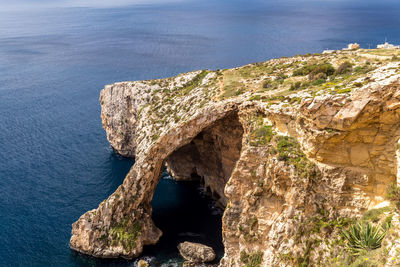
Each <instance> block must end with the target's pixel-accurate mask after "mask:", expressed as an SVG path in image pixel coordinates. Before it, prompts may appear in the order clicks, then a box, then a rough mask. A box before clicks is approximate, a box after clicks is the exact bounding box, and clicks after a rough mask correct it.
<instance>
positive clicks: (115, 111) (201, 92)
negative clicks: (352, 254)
mask: <svg viewBox="0 0 400 267" xmlns="http://www.w3.org/2000/svg"><path fill="white" fill-rule="evenodd" d="M373 56H374V50H368V51H365V50H361V51H357V52H353V51H350V52H340V53H337V54H332V55H306V56H296V57H293V58H283V59H276V60H271V61H268V62H265V63H256V64H250V65H246V66H244V67H241V68H235V69H230V70H223V71H220V70H218V71H208V70H206V71H196V72H191V73H186V74H182V75H178V76H176V77H173V78H167V79H162V80H151V81H138V82H123V83H116V84H113V85H108V86H106V87H105V88H104V90H103V91H102V92H101V96H100V102H101V107H102V113H101V116H102V121H103V127H104V128H105V130H106V133H107V138H108V140H109V141H110V144H111V145H112V146H113V148H114V149H115V150H116V151H117V152H118V153H120V154H121V155H124V156H135V159H136V161H135V164H134V166H133V167H132V169H131V170H130V172H129V173H128V175H127V176H126V178H125V180H124V182H123V184H122V185H121V186H120V187H119V188H118V189H117V190H116V191H115V192H114V193H113V194H112V195H111V196H110V197H109V198H108V199H107V200H105V201H103V202H102V203H101V204H100V205H99V207H98V208H97V209H95V210H91V211H88V212H87V213H85V214H84V215H82V216H81V217H80V218H79V220H78V221H77V222H75V223H74V224H73V227H72V237H71V241H70V246H71V248H73V249H74V250H77V251H80V252H82V253H86V254H90V255H93V256H96V257H124V258H134V257H137V256H138V255H140V253H141V252H142V249H143V246H144V245H150V244H154V243H156V242H157V241H158V239H159V238H160V236H161V234H162V233H161V231H160V230H159V229H158V228H157V226H156V225H154V223H153V221H152V219H151V212H152V210H151V204H150V203H151V199H152V197H153V193H154V190H155V188H156V186H157V183H158V181H159V179H160V173H161V171H162V168H163V167H164V166H165V165H166V166H167V167H168V169H169V170H170V172H171V173H173V174H174V176H175V177H176V179H202V180H203V181H204V183H205V187H206V188H207V189H208V190H209V192H210V193H211V194H212V195H213V196H214V197H215V198H216V199H217V200H218V203H219V204H220V205H221V206H222V207H225V212H224V216H223V229H222V231H223V240H224V246H225V255H224V258H223V259H222V260H221V263H220V265H221V266H242V265H246V264H248V266H293V265H294V264H313V265H323V264H331V265H333V264H336V261H337V259H338V258H340V257H345V256H346V255H343V250H344V247H343V246H344V245H343V244H342V243H343V242H339V241H340V240H341V238H340V231H341V228H345V227H346V226H347V225H348V223H349V221H350V220H351V219H350V218H353V217H355V216H361V215H362V214H363V213H364V212H365V211H366V210H368V209H372V208H374V207H375V206H376V205H381V206H382V205H383V206H384V205H387V203H386V202H385V199H384V198H385V191H386V188H387V187H388V186H389V185H390V184H393V183H396V182H397V176H398V167H397V166H398V164H399V162H398V160H397V156H396V153H397V154H398V151H397V142H398V141H399V138H400V123H399V121H400V74H399V73H400V64H399V62H398V60H397V57H392V56H386V57H385V56H383V58H382V56H380V58H379V59H374V58H373ZM371 57H372V59H371ZM396 151H397V152H396ZM384 215H388V216H389V215H390V216H391V218H393V225H396V223H397V224H398V219H397V221H396V218H398V214H397V213H396V211H395V209H394V208H391V209H389V208H388V209H387V210H385V213H384ZM395 235H396V234H395V233H391V232H390V233H388V234H387V241H386V242H385V243H384V244H383V246H384V247H385V248H387V250H388V251H389V252H390V253H389V254H387V255H391V256H392V258H394V260H393V259H391V258H390V257H389V256H387V255H386V256H387V259H386V260H385V262H386V264H387V265H388V266H391V265H394V264H396V263H395V260H396V257H400V255H398V254H400V253H398V250H397V248H398V247H399V244H398V243H399V242H398V241H396V240H397V239H396V236H395ZM396 242H397V243H396ZM396 244H397V245H396ZM250 264H253V265H250Z"/></svg>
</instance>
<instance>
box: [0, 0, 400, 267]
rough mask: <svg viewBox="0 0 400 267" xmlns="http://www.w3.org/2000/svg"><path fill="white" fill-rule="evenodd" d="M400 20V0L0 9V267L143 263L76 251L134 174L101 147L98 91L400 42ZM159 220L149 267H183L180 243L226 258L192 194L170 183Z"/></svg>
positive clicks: (22, 3) (90, 2)
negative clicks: (78, 240)
mask: <svg viewBox="0 0 400 267" xmlns="http://www.w3.org/2000/svg"><path fill="white" fill-rule="evenodd" d="M399 14H400V1H398V0H380V1H375V0H374V1H372V0H323V1H321V0H155V1H145V0H140V1H135V0H131V1H129V0H117V1H106V0H98V1H95V0H82V1H78V0H75V1H67V0H59V1H57V0H53V1H50V0H36V1H34V0H14V1H11V0H8V1H5V0H0V266H135V265H136V264H137V260H131V261H128V260H121V259H114V260H105V259H95V258H92V257H90V256H86V255H82V254H79V253H77V252H74V251H72V250H71V249H70V248H69V245H68V244H69V238H70V234H71V224H72V223H73V222H74V221H76V220H77V219H78V218H79V216H80V215H82V214H83V213H84V212H86V211H88V210H90V209H94V208H96V207H97V206H98V205H99V203H100V202H101V201H102V200H104V199H106V198H107V197H108V196H109V195H110V194H111V193H112V192H113V191H114V190H115V189H116V188H117V187H118V186H119V185H120V184H121V183H122V181H123V179H124V177H125V175H126V174H127V172H128V171H129V169H130V168H131V166H132V164H133V163H134V159H127V158H123V157H121V156H119V155H117V154H116V153H115V152H114V151H113V149H112V148H111V147H110V145H109V143H108V142H107V139H106V135H105V132H104V130H103V129H102V125H101V119H100V105H99V93H100V90H101V89H102V88H103V87H104V85H106V84H111V83H114V82H118V81H128V80H129V81H132V80H142V79H154V78H164V77H169V76H173V75H177V74H179V73H182V72H188V71H193V70H198V69H224V68H232V67H236V66H240V65H244V64H248V63H252V62H259V61H266V60H268V59H272V58H278V57H282V56H294V55H296V54H305V53H318V52H322V51H323V50H325V49H341V48H343V47H345V46H346V45H347V44H348V43H351V42H358V43H359V44H360V45H361V47H363V48H369V47H371V48H373V47H376V45H377V44H379V43H383V42H384V41H385V38H387V40H388V41H389V42H391V43H394V44H400V16H399ZM153 218H154V221H155V223H156V225H157V226H158V227H159V228H160V229H161V230H163V232H164V236H163V237H162V238H161V240H160V243H159V244H158V245H156V246H149V247H145V249H144V253H143V256H142V257H144V258H145V259H146V260H148V261H149V262H150V263H151V266H164V267H166V266H180V265H181V263H182V260H181V259H180V257H179V255H178V252H177V249H176V246H177V244H178V243H179V242H182V241H186V240H189V241H199V242H203V243H206V244H209V245H211V246H213V247H214V248H215V250H216V252H217V258H218V259H220V258H221V257H222V255H223V249H224V248H223V245H222V237H221V211H220V210H218V209H216V208H215V205H214V203H213V201H212V200H211V199H209V198H208V197H207V196H206V195H204V193H203V192H202V190H201V188H200V187H199V185H198V184H194V183H185V182H176V181H174V180H173V179H172V177H171V176H170V175H169V174H168V173H166V172H164V173H163V176H162V179H161V181H160V183H159V185H158V187H157V191H156V193H155V195H154V199H153Z"/></svg>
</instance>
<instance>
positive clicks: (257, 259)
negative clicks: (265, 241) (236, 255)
mask: <svg viewBox="0 0 400 267" xmlns="http://www.w3.org/2000/svg"><path fill="white" fill-rule="evenodd" d="M262 258H263V252H262V251H256V252H253V253H250V254H248V253H247V252H246V251H244V250H242V251H241V252H240V261H241V262H242V263H243V264H244V266H245V267H260V266H261V264H262Z"/></svg>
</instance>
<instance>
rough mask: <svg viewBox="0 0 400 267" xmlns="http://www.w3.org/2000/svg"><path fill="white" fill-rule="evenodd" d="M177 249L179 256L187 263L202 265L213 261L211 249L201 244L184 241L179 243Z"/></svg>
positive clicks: (213, 254) (213, 253)
mask: <svg viewBox="0 0 400 267" xmlns="http://www.w3.org/2000/svg"><path fill="white" fill-rule="evenodd" d="M178 249H179V253H180V254H181V256H182V257H183V258H184V259H185V260H187V261H189V262H193V263H203V262H210V261H213V260H214V259H215V252H214V250H213V248H212V247H209V246H206V245H203V244H199V243H193V242H188V241H186V242H183V243H180V244H179V245H178Z"/></svg>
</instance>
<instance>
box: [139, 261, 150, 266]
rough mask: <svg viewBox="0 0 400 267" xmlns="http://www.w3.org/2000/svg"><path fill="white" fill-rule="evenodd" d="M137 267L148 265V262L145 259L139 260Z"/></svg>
mask: <svg viewBox="0 0 400 267" xmlns="http://www.w3.org/2000/svg"><path fill="white" fill-rule="evenodd" d="M137 267H149V263H148V262H147V261H145V260H139V262H138V265H137Z"/></svg>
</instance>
